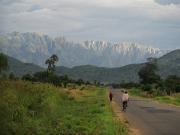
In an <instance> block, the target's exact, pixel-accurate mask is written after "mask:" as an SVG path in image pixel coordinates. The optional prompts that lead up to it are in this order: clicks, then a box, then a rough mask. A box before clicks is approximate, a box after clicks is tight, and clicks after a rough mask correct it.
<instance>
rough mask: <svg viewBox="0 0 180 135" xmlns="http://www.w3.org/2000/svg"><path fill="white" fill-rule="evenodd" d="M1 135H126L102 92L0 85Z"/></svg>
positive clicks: (9, 83)
mask: <svg viewBox="0 0 180 135" xmlns="http://www.w3.org/2000/svg"><path fill="white" fill-rule="evenodd" d="M0 125H1V126H0V134H3V135H12V134H14V135H125V134H127V130H126V128H125V127H124V126H123V125H122V124H121V123H120V122H119V121H118V120H117V119H116V118H115V117H114V113H113V111H112V108H111V106H110V104H109V101H108V99H107V96H106V90H105V89H104V88H97V87H94V86H83V89H82V88H76V89H71V90H69V89H64V88H59V87H54V86H52V85H50V84H32V83H31V82H23V81H1V82H0Z"/></svg>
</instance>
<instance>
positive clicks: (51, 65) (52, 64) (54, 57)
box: [45, 54, 59, 73]
mask: <svg viewBox="0 0 180 135" xmlns="http://www.w3.org/2000/svg"><path fill="white" fill-rule="evenodd" d="M58 60H59V59H58V56H57V55H56V54H53V55H52V56H51V57H50V58H48V59H47V60H46V61H45V64H46V65H48V68H47V71H48V73H53V72H54V71H55V63H56V62H57V61H58Z"/></svg>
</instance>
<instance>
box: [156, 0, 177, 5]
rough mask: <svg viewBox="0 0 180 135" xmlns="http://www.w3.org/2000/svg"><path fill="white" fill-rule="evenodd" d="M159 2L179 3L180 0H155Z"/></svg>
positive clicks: (166, 3)
mask: <svg viewBox="0 0 180 135" xmlns="http://www.w3.org/2000/svg"><path fill="white" fill-rule="evenodd" d="M155 1H156V2H157V3H159V4H162V5H170V4H174V5H178V4H180V0H155Z"/></svg>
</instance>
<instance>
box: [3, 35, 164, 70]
mask: <svg viewBox="0 0 180 135" xmlns="http://www.w3.org/2000/svg"><path fill="white" fill-rule="evenodd" d="M0 48H1V49H0V52H3V53H5V54H7V55H8V56H12V57H14V58H17V59H19V60H21V61H23V62H25V63H34V64H36V65H39V66H42V67H44V66H45V65H44V61H45V60H46V59H47V58H48V57H50V56H51V55H52V54H57V56H58V57H59V58H60V59H61V60H60V61H59V62H58V63H57V65H59V66H66V67H74V66H79V65H95V66H98V67H121V66H125V65H128V64H135V63H142V62H145V60H146V58H148V57H160V56H162V55H163V54H165V53H167V51H164V50H160V49H159V48H153V47H148V46H146V45H142V44H138V43H131V42H124V43H110V42H105V41H93V40H92V41H84V42H81V43H75V42H72V41H68V40H66V39H65V38H63V37H57V38H51V37H49V36H48V35H44V34H39V33H29V32H28V33H19V32H13V33H9V34H4V35H0Z"/></svg>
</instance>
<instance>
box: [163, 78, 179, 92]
mask: <svg viewBox="0 0 180 135" xmlns="http://www.w3.org/2000/svg"><path fill="white" fill-rule="evenodd" d="M165 88H166V91H167V93H168V95H170V94H171V93H174V92H180V77H177V76H175V75H171V76H168V77H167V78H166V79H165Z"/></svg>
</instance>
